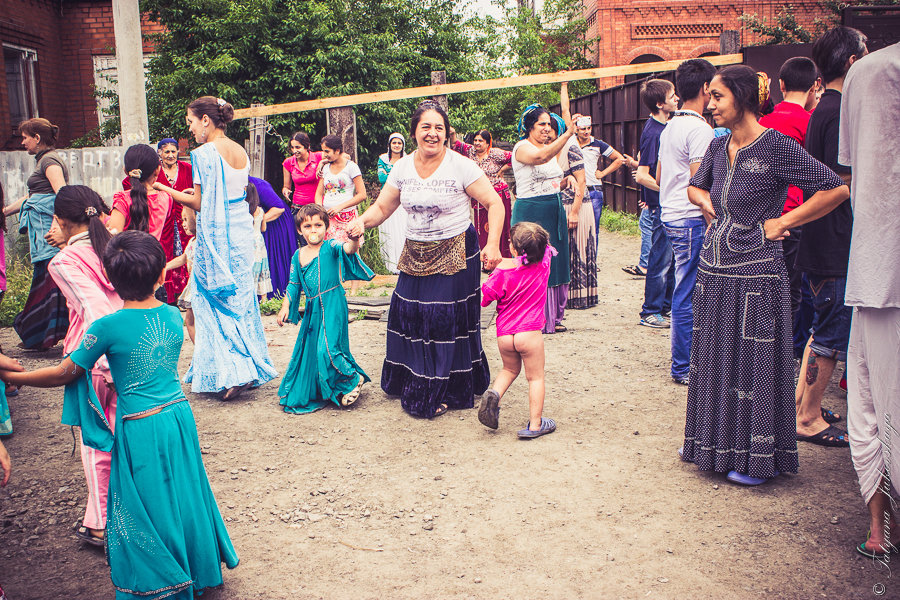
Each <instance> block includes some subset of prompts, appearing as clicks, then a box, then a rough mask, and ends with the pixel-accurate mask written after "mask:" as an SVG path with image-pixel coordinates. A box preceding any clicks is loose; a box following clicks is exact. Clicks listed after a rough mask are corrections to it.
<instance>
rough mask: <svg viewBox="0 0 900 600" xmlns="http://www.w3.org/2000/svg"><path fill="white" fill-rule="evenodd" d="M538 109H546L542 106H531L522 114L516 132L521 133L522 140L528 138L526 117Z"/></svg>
mask: <svg viewBox="0 0 900 600" xmlns="http://www.w3.org/2000/svg"><path fill="white" fill-rule="evenodd" d="M538 108H544V107H543V106H541V105H540V104H529V105H528V107H527V108H526V109H525V111H524V112H523V113H522V116H521V117H519V124H518V125H516V131H518V132H519V139H520V140H524V139H525V138H526V137H528V132H527V131H525V117H526V115H528V113H530V112H531V111H533V110H535V109H538Z"/></svg>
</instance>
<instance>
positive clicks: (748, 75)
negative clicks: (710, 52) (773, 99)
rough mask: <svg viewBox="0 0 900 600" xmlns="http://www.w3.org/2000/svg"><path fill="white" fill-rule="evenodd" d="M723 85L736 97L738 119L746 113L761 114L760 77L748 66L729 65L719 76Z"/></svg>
mask: <svg viewBox="0 0 900 600" xmlns="http://www.w3.org/2000/svg"><path fill="white" fill-rule="evenodd" d="M716 75H717V77H718V78H719V79H721V80H722V83H723V84H724V85H725V87H727V88H728V89H729V90H730V91H731V94H732V95H733V96H734V104H735V106H736V107H737V109H738V118H743V116H744V113H747V112H749V113H750V114H753V115H756V114H758V113H759V104H760V103H759V76H758V75H757V74H756V71H754V70H753V69H751V68H750V67H748V66H747V65H729V66H727V67H724V68H722V69H721V70H720V71H719V72H718V73H717V74H716Z"/></svg>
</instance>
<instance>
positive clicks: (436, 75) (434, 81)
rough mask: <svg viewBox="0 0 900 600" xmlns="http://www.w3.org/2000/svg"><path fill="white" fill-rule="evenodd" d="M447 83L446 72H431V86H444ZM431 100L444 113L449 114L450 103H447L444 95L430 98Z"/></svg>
mask: <svg viewBox="0 0 900 600" xmlns="http://www.w3.org/2000/svg"><path fill="white" fill-rule="evenodd" d="M446 83H447V72H446V71H432V72H431V85H445V84H446ZM431 99H432V100H434V101H435V102H437V103H438V104H439V105H440V107H441V108H443V109H444V112H449V109H450V103H448V102H447V96H445V95H444V94H439V95H437V96H432V97H431Z"/></svg>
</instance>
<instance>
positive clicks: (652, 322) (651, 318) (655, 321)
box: [641, 313, 672, 329]
mask: <svg viewBox="0 0 900 600" xmlns="http://www.w3.org/2000/svg"><path fill="white" fill-rule="evenodd" d="M641 325H646V326H647V327H653V328H654V329H668V328H669V327H671V326H672V325H671V324H670V323H669V322H668V321H667V320H666V318H665V317H664V316H662V315H661V314H659V313H656V314H655V315H647V316H646V317H641Z"/></svg>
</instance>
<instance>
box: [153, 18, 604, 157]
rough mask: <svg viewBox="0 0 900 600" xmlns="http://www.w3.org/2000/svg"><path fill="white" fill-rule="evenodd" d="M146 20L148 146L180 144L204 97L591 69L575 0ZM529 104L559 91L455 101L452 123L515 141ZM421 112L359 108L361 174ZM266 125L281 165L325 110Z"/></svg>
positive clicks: (284, 98) (237, 102)
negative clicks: (190, 111)
mask: <svg viewBox="0 0 900 600" xmlns="http://www.w3.org/2000/svg"><path fill="white" fill-rule="evenodd" d="M142 9H143V10H144V11H145V12H147V13H149V14H150V16H151V17H152V18H153V19H155V20H157V21H158V22H159V23H161V24H162V25H164V26H165V28H166V33H164V34H162V35H160V36H157V38H156V40H155V41H156V44H157V52H156V54H155V56H154V58H153V59H152V61H151V62H150V73H149V76H148V79H147V82H148V109H149V115H150V131H151V137H152V138H153V139H157V138H159V137H164V136H175V137H180V136H183V137H187V127H186V125H185V120H184V115H185V107H186V106H187V104H188V103H189V102H190V101H191V100H193V99H194V98H196V97H198V96H201V95H204V94H210V95H214V96H218V97H220V98H224V99H226V100H228V101H229V102H231V104H232V105H233V106H234V107H235V108H243V107H248V106H250V104H251V103H253V102H259V103H262V104H277V103H283V102H293V101H299V100H309V99H314V98H323V97H330V96H343V95H347V94H359V93H365V92H374V91H381V90H390V89H397V88H408V87H415V86H423V85H428V84H430V82H431V71H436V70H444V71H446V74H447V81H448V82H457V81H471V80H478V79H487V78H493V77H504V76H508V75H512V74H530V73H546V72H552V71H557V70H560V69H568V68H581V67H585V66H588V65H587V63H586V61H585V60H584V58H583V57H582V50H583V48H584V45H585V42H584V30H585V23H584V19H583V18H582V17H581V12H580V11H581V9H580V2H579V0H549V1H548V2H547V3H546V8H545V11H544V15H542V16H540V17H535V16H532V15H530V14H526V13H524V12H519V10H518V9H517V8H512V9H509V10H508V14H507V15H506V17H505V18H504V19H502V20H500V21H497V20H494V19H491V18H486V19H481V18H471V17H467V16H465V15H464V10H465V3H461V2H456V1H453V0H355V1H353V2H350V1H349V0H328V1H321V0H277V1H276V0H179V1H178V2H173V1H171V0H144V1H143V3H142ZM569 17H572V19H571V20H569ZM554 22H558V23H559V25H548V23H554ZM585 86H586V87H587V88H590V87H591V84H590V83H586V84H585ZM554 88H555V86H554ZM574 91H577V90H573V92H574ZM573 95H575V94H574V93H573ZM533 101H540V102H542V103H544V104H551V103H553V102H556V101H558V90H556V89H550V86H540V87H538V88H524V89H523V88H509V89H506V90H497V91H495V92H483V93H472V94H459V95H455V96H451V97H450V107H451V108H450V114H451V119H452V122H453V123H454V126H456V128H457V129H458V130H459V131H461V132H466V131H474V130H476V129H480V128H483V127H486V128H488V129H491V130H494V131H496V132H497V133H498V134H500V135H498V139H507V140H509V141H512V140H513V139H514V136H513V130H514V128H515V123H516V120H517V118H518V112H519V110H520V109H521V108H523V107H524V106H525V105H527V104H529V103H531V102H533ZM416 104H417V101H416V100H405V101H396V102H385V103H378V104H367V105H360V106H357V107H356V116H357V138H358V145H359V162H360V165H361V167H362V168H363V170H364V171H365V172H374V169H375V163H376V161H377V157H378V155H379V154H380V153H382V152H384V150H385V148H386V143H387V138H388V135H390V133H391V132H392V131H400V132H402V133H404V134H407V135H408V131H407V130H408V127H409V125H408V123H409V116H410V114H411V113H412V110H413V108H414V107H415V105H416ZM269 123H270V124H271V126H272V128H273V129H274V131H275V132H277V133H278V134H280V136H281V138H278V137H277V136H276V137H274V139H275V140H278V141H277V143H278V145H279V149H280V150H282V151H283V152H284V154H285V155H286V154H287V144H286V142H285V140H286V139H287V138H288V136H289V135H290V133H291V132H293V131H294V130H297V129H304V130H306V131H307V132H308V133H309V134H310V137H311V138H312V139H313V140H314V144H315V142H316V141H317V140H318V139H320V138H321V137H322V136H323V135H324V134H325V114H324V111H309V112H303V113H295V114H287V115H277V116H274V117H271V118H270V119H269ZM247 124H248V122H247V121H246V120H242V121H237V122H236V123H234V124H233V125H231V126H230V127H229V134H230V135H231V136H232V137H233V138H235V139H238V140H240V139H245V138H246V137H247Z"/></svg>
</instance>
